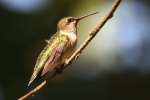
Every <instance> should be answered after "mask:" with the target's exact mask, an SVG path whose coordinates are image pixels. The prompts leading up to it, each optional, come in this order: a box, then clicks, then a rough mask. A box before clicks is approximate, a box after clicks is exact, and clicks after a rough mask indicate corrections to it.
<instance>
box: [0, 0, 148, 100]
mask: <svg viewBox="0 0 150 100" xmlns="http://www.w3.org/2000/svg"><path fill="white" fill-rule="evenodd" d="M112 1H113V0H74V1H73V0H0V69H1V70H0V100H15V99H17V98H18V97H20V96H22V95H23V94H25V93H26V92H27V91H29V90H30V89H31V88H32V87H33V86H32V87H31V88H28V87H27V84H28V81H29V79H30V76H31V74H32V70H33V68H34V64H35V61H36V58H37V56H38V54H39V53H40V51H41V50H42V49H43V47H44V46H45V45H46V43H45V41H44V40H46V39H49V38H50V36H51V35H52V34H53V33H55V32H56V29H57V27H56V25H57V22H58V21H59V19H61V18H62V17H64V16H70V15H71V16H81V15H85V14H88V13H89V12H93V11H99V12H100V14H99V15H95V16H92V17H90V18H89V19H87V20H86V19H85V20H84V21H82V22H81V25H79V27H78V28H79V33H82V34H79V36H78V37H79V40H80V39H81V41H83V40H84V38H85V37H86V35H87V32H88V31H89V29H92V27H93V25H95V24H96V22H97V21H98V20H99V19H100V16H103V15H104V14H105V13H106V12H107V11H108V9H109V8H110V7H111V4H112ZM149 4H150V2H149V0H123V2H122V3H121V5H120V7H119V8H118V10H117V11H116V13H115V15H114V17H113V19H111V21H109V22H108V23H107V24H106V25H105V27H104V30H103V31H102V34H99V35H98V36H97V37H96V39H94V40H93V42H92V43H91V44H90V45H89V46H88V47H87V48H86V49H85V50H84V51H85V52H83V54H82V55H81V56H80V58H79V59H78V60H77V61H75V62H74V63H73V64H72V65H71V66H70V67H68V68H67V69H66V71H65V72H64V73H63V74H62V75H61V76H58V77H56V78H55V79H54V80H52V81H50V82H49V84H48V86H47V87H46V88H44V89H43V90H41V91H40V93H38V94H37V95H36V96H35V97H34V98H33V100H59V99H61V100H148V99H150V52H149V51H150V29H149V26H150V23H149V18H150V13H149V9H150V6H149ZM80 37H81V38H80ZM35 84H36V82H35Z"/></svg>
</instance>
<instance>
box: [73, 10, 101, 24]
mask: <svg viewBox="0 0 150 100" xmlns="http://www.w3.org/2000/svg"><path fill="white" fill-rule="evenodd" d="M95 14H98V12H94V13H91V14H88V15H84V16H81V17H76V18H75V20H77V22H78V21H80V20H81V19H84V18H86V17H89V16H91V15H95Z"/></svg>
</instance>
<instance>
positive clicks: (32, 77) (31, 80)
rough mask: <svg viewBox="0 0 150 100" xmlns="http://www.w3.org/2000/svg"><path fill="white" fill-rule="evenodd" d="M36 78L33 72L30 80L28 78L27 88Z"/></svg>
mask: <svg viewBox="0 0 150 100" xmlns="http://www.w3.org/2000/svg"><path fill="white" fill-rule="evenodd" d="M36 77H37V73H36V72H33V74H32V76H31V78H30V81H29V83H28V86H30V85H31V83H32V82H33V81H34V80H35V78H36Z"/></svg>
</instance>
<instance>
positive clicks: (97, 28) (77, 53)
mask: <svg viewBox="0 0 150 100" xmlns="http://www.w3.org/2000/svg"><path fill="white" fill-rule="evenodd" d="M121 1H122V0H115V1H114V3H113V4H112V7H111V9H110V10H109V11H108V13H107V14H106V15H105V16H104V17H103V18H102V19H101V21H100V22H99V23H98V24H97V25H96V26H95V28H93V30H92V31H91V32H89V36H88V37H87V38H86V39H85V41H84V42H83V43H82V44H81V45H80V47H79V48H78V49H77V50H76V51H75V52H74V53H73V55H72V56H71V57H70V58H69V59H68V60H67V61H66V62H65V64H64V66H63V67H62V71H63V70H64V69H65V68H67V67H68V65H70V64H71V63H72V62H73V61H74V60H76V59H77V58H78V57H79V56H80V54H81V53H82V51H83V50H84V49H85V47H86V46H87V45H88V44H89V43H90V42H91V40H92V39H93V38H94V37H95V36H96V35H97V33H98V32H99V31H100V30H101V29H102V27H103V26H104V25H105V23H106V22H107V21H108V20H109V19H110V18H112V17H113V14H114V12H115V11H116V9H117V7H118V6H119V5H120V2H121ZM57 74H58V73H57V71H55V72H54V73H53V74H52V76H51V77H49V78H48V79H46V80H44V81H43V82H42V83H40V84H39V85H38V86H37V87H35V88H34V89H33V90H31V91H29V92H28V93H27V94H25V95H24V96H22V97H20V98H18V100H26V99H29V98H31V97H32V96H34V95H35V94H36V93H38V92H39V91H40V90H41V89H42V88H43V87H44V86H46V85H47V83H48V81H49V80H51V79H52V78H54V77H55V76H56V75H57Z"/></svg>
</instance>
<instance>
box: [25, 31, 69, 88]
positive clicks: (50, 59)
mask: <svg viewBox="0 0 150 100" xmlns="http://www.w3.org/2000/svg"><path fill="white" fill-rule="evenodd" d="M67 42H68V37H67V36H65V35H61V34H57V33H56V34H55V35H54V36H53V37H52V38H51V39H50V41H49V43H48V44H47V46H46V47H45V48H44V49H43V50H42V52H41V53H40V55H39V56H38V58H37V62H36V65H35V68H34V70H33V74H32V76H31V79H30V81H29V83H28V86H29V85H30V84H31V83H32V82H33V81H34V80H35V78H36V77H37V75H38V74H39V73H40V72H42V73H41V76H43V75H44V74H46V73H47V72H48V71H50V70H52V69H53V68H54V67H55V66H56V62H57V61H58V60H60V58H61V55H62V52H63V50H64V48H65V47H66V44H67Z"/></svg>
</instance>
